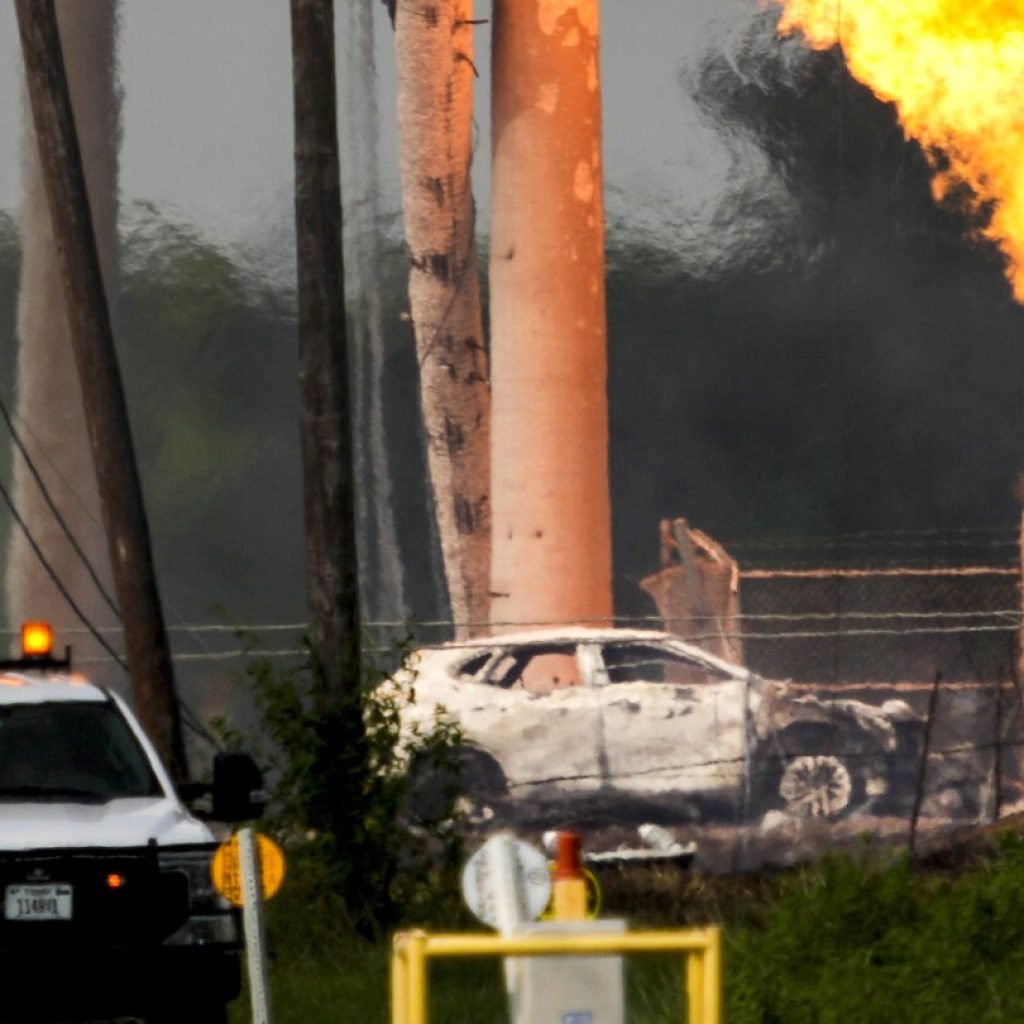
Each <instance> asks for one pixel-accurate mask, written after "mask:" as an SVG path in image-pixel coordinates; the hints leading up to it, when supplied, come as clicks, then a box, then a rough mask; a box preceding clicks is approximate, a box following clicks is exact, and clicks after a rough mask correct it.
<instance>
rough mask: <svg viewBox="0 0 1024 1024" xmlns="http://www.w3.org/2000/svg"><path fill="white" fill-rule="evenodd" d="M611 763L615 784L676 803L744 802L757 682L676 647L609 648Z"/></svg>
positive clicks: (606, 708) (604, 685) (605, 701)
mask: <svg viewBox="0 0 1024 1024" xmlns="http://www.w3.org/2000/svg"><path fill="white" fill-rule="evenodd" d="M601 660H602V663H603V678H601V679H600V683H601V685H600V686H599V687H598V691H599V693H600V695H601V709H602V724H603V737H604V747H603V751H602V754H603V760H604V761H605V763H606V765H607V773H608V780H609V784H610V785H612V786H613V787H615V788H618V789H622V790H629V791H632V792H643V793H646V794H649V795H651V796H653V797H658V798H660V800H666V801H669V802H671V800H672V799H673V798H676V797H679V796H680V795H693V796H699V797H702V798H705V799H707V800H709V801H712V802H717V801H718V800H720V799H725V800H727V801H728V802H729V803H733V802H735V800H736V799H737V798H738V797H739V796H740V795H741V792H742V789H743V783H744V772H745V762H746V732H747V715H748V709H747V702H748V698H749V694H748V689H749V683H748V679H749V676H748V674H747V673H746V672H744V671H743V670H742V669H737V670H736V672H735V673H731V672H729V671H727V670H726V669H724V668H722V667H719V666H716V665H712V664H710V663H707V662H704V661H701V660H698V659H697V658H695V657H693V656H691V655H688V654H686V653H684V652H682V651H677V650H674V649H673V648H672V647H671V646H670V645H668V644H659V643H657V642H650V641H648V642H639V641H638V642H616V643H606V644H604V645H602V647H601Z"/></svg>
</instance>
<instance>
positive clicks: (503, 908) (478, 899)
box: [462, 832, 551, 1021]
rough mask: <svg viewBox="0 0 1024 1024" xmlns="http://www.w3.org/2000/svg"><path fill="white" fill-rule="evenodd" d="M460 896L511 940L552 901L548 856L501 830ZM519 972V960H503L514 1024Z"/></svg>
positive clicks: (470, 869) (466, 876)
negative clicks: (518, 930) (520, 928)
mask: <svg viewBox="0 0 1024 1024" xmlns="http://www.w3.org/2000/svg"><path fill="white" fill-rule="evenodd" d="M462 895H463V898H464V899H465V901H466V905H467V906H468V907H469V909H470V910H471V911H472V912H473V913H474V914H475V915H476V916H477V917H478V918H479V919H480V920H481V921H483V923H484V924H489V925H490V926H491V927H492V928H496V929H497V930H498V931H499V932H501V934H502V935H505V936H511V935H513V934H515V932H516V930H517V928H518V927H519V926H520V925H522V924H523V923H524V922H526V921H532V920H535V919H536V918H538V917H540V915H541V913H542V912H543V910H544V908H545V907H546V906H547V905H548V901H549V900H550V899H551V873H550V871H549V870H548V862H547V858H546V857H545V856H544V854H543V853H541V852H540V850H538V849H537V848H536V847H534V846H530V844H529V843H524V842H523V841H522V840H521V839H516V837H515V836H514V835H512V833H511V832H499V833H497V834H496V835H493V836H491V838H490V839H488V840H487V842H486V843H484V845H483V846H481V847H480V849H479V850H477V851H476V853H474V854H473V856H472V857H470V858H469V860H468V861H467V863H466V866H465V868H464V869H463V871H462ZM520 973H521V971H520V964H519V960H518V958H515V957H505V989H506V991H507V992H508V998H509V1004H510V1011H511V1012H510V1016H511V1019H512V1020H513V1021H518V1019H519V1009H518V1006H519V989H520V987H521V981H520Z"/></svg>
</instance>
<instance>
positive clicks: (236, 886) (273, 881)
mask: <svg viewBox="0 0 1024 1024" xmlns="http://www.w3.org/2000/svg"><path fill="white" fill-rule="evenodd" d="M256 850H257V853H258V855H259V862H260V892H261V893H262V895H263V899H265V900H269V899H271V898H272V897H274V896H276V895H277V893H278V890H279V889H280V888H281V883H282V882H283V881H284V851H283V850H282V849H281V847H280V846H278V845H277V843H275V842H274V840H273V839H271V838H270V837H269V836H265V835H262V834H260V833H257V835H256ZM210 875H211V876H212V878H213V885H214V888H215V889H216V890H217V892H219V893H220V894H221V896H223V897H224V898H225V899H226V900H228V901H229V902H231V903H234V905H235V906H236V907H240V906H242V904H243V903H244V902H245V900H244V899H243V896H242V863H241V857H240V856H239V852H238V836H232V837H231V838H230V839H229V840H228V841H227V842H226V843H221V845H220V846H219V847H217V852H216V853H215V854H214V855H213V863H212V864H211V865H210Z"/></svg>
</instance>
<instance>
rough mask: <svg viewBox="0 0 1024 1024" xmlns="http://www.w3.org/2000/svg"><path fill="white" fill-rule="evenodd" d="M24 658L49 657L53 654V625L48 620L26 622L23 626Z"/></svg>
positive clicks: (22, 650) (22, 648)
mask: <svg viewBox="0 0 1024 1024" xmlns="http://www.w3.org/2000/svg"><path fill="white" fill-rule="evenodd" d="M21 655H22V657H23V658H49V657H51V656H52V655H53V627H52V626H51V625H50V624H49V623H48V622H26V623H24V624H23V625H22V627H21Z"/></svg>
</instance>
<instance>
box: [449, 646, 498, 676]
mask: <svg viewBox="0 0 1024 1024" xmlns="http://www.w3.org/2000/svg"><path fill="white" fill-rule="evenodd" d="M492 653H493V652H492V651H484V652H483V653H482V654H475V655H474V656H473V657H472V658H470V659H469V660H468V661H464V662H463V663H462V664H461V665H460V666H459V667H458V672H457V675H458V677H459V678H460V679H473V678H475V677H476V676H478V675H479V674H480V672H481V671H483V669H484V668H485V667H486V665H487V663H488V662H489V661H490V660H491V655H492Z"/></svg>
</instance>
